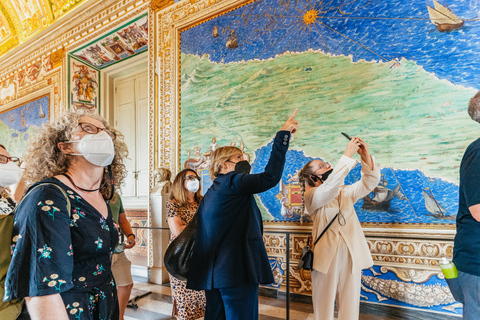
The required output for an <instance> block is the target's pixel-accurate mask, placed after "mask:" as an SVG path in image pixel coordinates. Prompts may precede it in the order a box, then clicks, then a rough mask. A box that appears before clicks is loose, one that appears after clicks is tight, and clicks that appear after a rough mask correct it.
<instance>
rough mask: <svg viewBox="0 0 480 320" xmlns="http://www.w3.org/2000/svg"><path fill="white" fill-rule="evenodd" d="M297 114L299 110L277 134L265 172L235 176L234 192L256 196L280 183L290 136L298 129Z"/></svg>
mask: <svg viewBox="0 0 480 320" xmlns="http://www.w3.org/2000/svg"><path fill="white" fill-rule="evenodd" d="M297 112H298V109H296V110H295V111H294V112H293V113H292V115H291V116H290V117H289V118H288V119H287V121H286V122H285V124H284V125H283V126H282V128H281V129H280V131H279V132H277V135H276V136H275V138H274V140H273V146H272V152H271V154H270V159H269V160H268V163H267V166H266V167H265V171H264V172H262V173H257V174H243V173H237V174H234V175H233V176H232V181H231V186H232V188H233V189H234V190H236V191H238V192H239V193H243V194H255V193H260V192H264V191H267V190H268V189H270V188H273V187H274V186H275V185H276V184H277V183H278V182H279V181H280V179H281V177H282V173H283V167H284V165H285V155H286V153H287V150H288V145H289V141H290V135H291V133H294V132H296V131H297V129H298V121H296V120H295V115H296V114H297Z"/></svg>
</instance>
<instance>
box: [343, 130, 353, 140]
mask: <svg viewBox="0 0 480 320" xmlns="http://www.w3.org/2000/svg"><path fill="white" fill-rule="evenodd" d="M342 134H343V136H344V137H345V138H347V139H348V140H352V137H350V136H349V135H348V134H346V133H345V132H342Z"/></svg>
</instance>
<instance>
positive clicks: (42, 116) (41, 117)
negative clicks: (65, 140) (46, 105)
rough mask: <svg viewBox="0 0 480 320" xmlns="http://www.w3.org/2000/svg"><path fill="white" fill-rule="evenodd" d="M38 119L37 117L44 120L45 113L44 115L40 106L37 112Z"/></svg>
mask: <svg viewBox="0 0 480 320" xmlns="http://www.w3.org/2000/svg"><path fill="white" fill-rule="evenodd" d="M38 117H39V118H40V119H43V118H45V113H44V112H43V110H42V106H40V110H39V111H38Z"/></svg>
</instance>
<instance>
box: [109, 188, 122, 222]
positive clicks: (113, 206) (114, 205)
mask: <svg viewBox="0 0 480 320" xmlns="http://www.w3.org/2000/svg"><path fill="white" fill-rule="evenodd" d="M109 204H110V210H112V217H113V221H115V222H116V223H117V224H118V216H119V215H120V213H125V209H123V204H122V199H121V198H120V196H119V195H118V193H115V196H114V197H113V199H112V200H110V203H109Z"/></svg>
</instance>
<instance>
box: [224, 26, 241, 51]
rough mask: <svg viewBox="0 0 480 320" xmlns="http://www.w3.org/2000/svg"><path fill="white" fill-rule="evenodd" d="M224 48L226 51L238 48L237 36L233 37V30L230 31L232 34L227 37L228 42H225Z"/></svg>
mask: <svg viewBox="0 0 480 320" xmlns="http://www.w3.org/2000/svg"><path fill="white" fill-rule="evenodd" d="M225 46H226V47H227V48H228V49H234V48H237V47H238V43H237V36H236V35H235V30H232V32H231V33H230V35H229V36H228V40H227V43H226V44H225Z"/></svg>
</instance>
